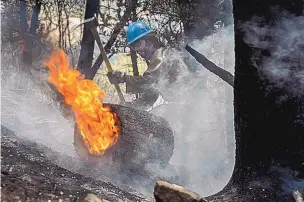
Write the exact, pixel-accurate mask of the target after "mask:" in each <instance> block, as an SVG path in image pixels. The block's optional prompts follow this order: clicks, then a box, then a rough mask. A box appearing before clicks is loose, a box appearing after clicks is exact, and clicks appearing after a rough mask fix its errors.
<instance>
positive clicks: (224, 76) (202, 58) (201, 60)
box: [186, 45, 234, 87]
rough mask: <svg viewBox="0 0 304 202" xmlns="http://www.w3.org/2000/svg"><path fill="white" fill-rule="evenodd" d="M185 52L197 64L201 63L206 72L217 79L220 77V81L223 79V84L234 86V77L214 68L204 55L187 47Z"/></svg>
mask: <svg viewBox="0 0 304 202" xmlns="http://www.w3.org/2000/svg"><path fill="white" fill-rule="evenodd" d="M186 50H187V51H188V52H189V53H190V54H191V55H192V56H193V57H194V58H195V59H196V60H197V61H198V62H199V63H201V64H202V65H203V66H204V67H205V68H206V69H207V70H209V71H210V72H212V73H214V74H215V75H217V76H218V77H220V78H221V79H223V80H224V81H225V82H227V83H228V84H229V85H230V86H232V87H233V86H234V76H233V75H232V74H231V73H230V72H228V71H226V70H224V69H222V68H220V67H218V66H216V65H215V64H214V63H213V62H211V61H210V60H208V59H207V58H206V57H205V56H204V55H202V54H200V53H199V52H197V51H196V50H194V49H193V48H191V47H190V46H189V45H187V46H186Z"/></svg>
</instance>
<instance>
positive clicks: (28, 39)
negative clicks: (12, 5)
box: [20, 0, 41, 66]
mask: <svg viewBox="0 0 304 202" xmlns="http://www.w3.org/2000/svg"><path fill="white" fill-rule="evenodd" d="M26 7H27V5H26V1H25V0H20V33H21V37H22V40H23V50H22V61H23V63H24V64H25V65H27V66H31V65H32V61H33V48H34V47H33V40H34V38H35V36H34V35H36V30H37V28H38V17H39V13H40V8H41V1H40V0H36V5H35V6H34V7H33V13H32V17H31V24H30V26H29V24H28V23H27V11H26Z"/></svg>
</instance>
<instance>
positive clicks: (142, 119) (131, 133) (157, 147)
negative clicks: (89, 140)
mask: <svg viewBox="0 0 304 202" xmlns="http://www.w3.org/2000/svg"><path fill="white" fill-rule="evenodd" d="M106 105H107V106H110V107H111V109H112V110H113V111H114V112H115V113H117V115H118V117H119V119H120V128H121V133H120V137H119V139H118V142H117V143H116V144H115V145H114V146H112V147H111V148H109V149H108V150H106V151H105V154H104V156H92V155H90V154H89V153H88V150H87V148H86V147H85V145H84V143H83V140H82V137H81V135H80V133H79V130H78V128H77V125H76V126H75V134H74V146H75V151H76V152H77V153H78V155H79V156H81V157H83V158H84V159H85V158H87V159H89V160H93V161H94V160H97V161H101V160H102V159H103V158H109V157H111V158H112V159H113V160H114V161H115V162H120V163H122V165H123V167H124V169H126V170H127V169H128V168H131V169H134V168H135V169H136V168H143V167H144V166H145V165H146V164H147V163H160V164H161V165H163V166H167V165H168V162H169V160H170V158H171V156H172V155H173V149H174V137H173V132H172V130H171V129H170V126H169V124H168V122H167V121H166V120H165V119H163V118H161V117H157V116H155V115H152V114H149V113H148V112H146V111H138V110H135V109H133V108H129V107H123V106H120V105H112V104H106Z"/></svg>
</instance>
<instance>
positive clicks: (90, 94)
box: [45, 50, 119, 155]
mask: <svg viewBox="0 0 304 202" xmlns="http://www.w3.org/2000/svg"><path fill="white" fill-rule="evenodd" d="M45 65H46V66H47V67H48V68H49V70H50V76H49V82H50V83H52V84H54V85H55V86H56V87H57V90H58V91H59V92H60V93H61V94H62V95H63V96H64V99H65V103H66V104H68V105H69V106H70V107H71V108H72V111H73V112H74V115H75V119H76V123H77V125H78V128H79V130H80V133H81V135H82V138H83V140H84V143H85V145H86V147H87V148H88V150H89V152H90V153H91V154H93V155H103V154H104V152H105V150H106V149H108V148H109V147H111V146H113V145H114V144H115V143H116V142H117V140H118V138H119V126H118V117H117V115H116V113H114V112H112V111H111V109H110V108H109V107H105V106H103V104H102V102H103V100H104V97H105V92H104V91H103V90H101V89H100V88H99V87H98V86H97V84H96V83H95V82H94V81H92V80H88V79H85V78H84V75H81V73H80V72H79V71H77V70H74V69H72V68H71V67H70V64H69V60H68V57H67V55H66V54H65V53H64V51H63V50H55V51H54V52H53V53H52V54H51V56H50V57H49V59H48V60H47V61H46V62H45Z"/></svg>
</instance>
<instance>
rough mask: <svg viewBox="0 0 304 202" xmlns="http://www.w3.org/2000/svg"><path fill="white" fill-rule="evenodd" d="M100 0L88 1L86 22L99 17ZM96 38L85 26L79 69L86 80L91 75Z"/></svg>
mask: <svg viewBox="0 0 304 202" xmlns="http://www.w3.org/2000/svg"><path fill="white" fill-rule="evenodd" d="M99 4H100V0H87V3H86V9H85V16H84V18H85V20H86V19H89V18H92V17H94V16H96V17H97V14H98V11H99ZM94 42H95V40H94V37H93V34H92V32H91V30H90V28H89V27H88V25H87V24H84V27H83V35H82V40H81V50H80V56H79V61H78V65H77V66H78V69H79V71H80V72H81V73H83V74H84V75H85V76H86V78H88V76H89V75H90V71H91V70H90V69H91V67H92V63H93V54H94Z"/></svg>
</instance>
